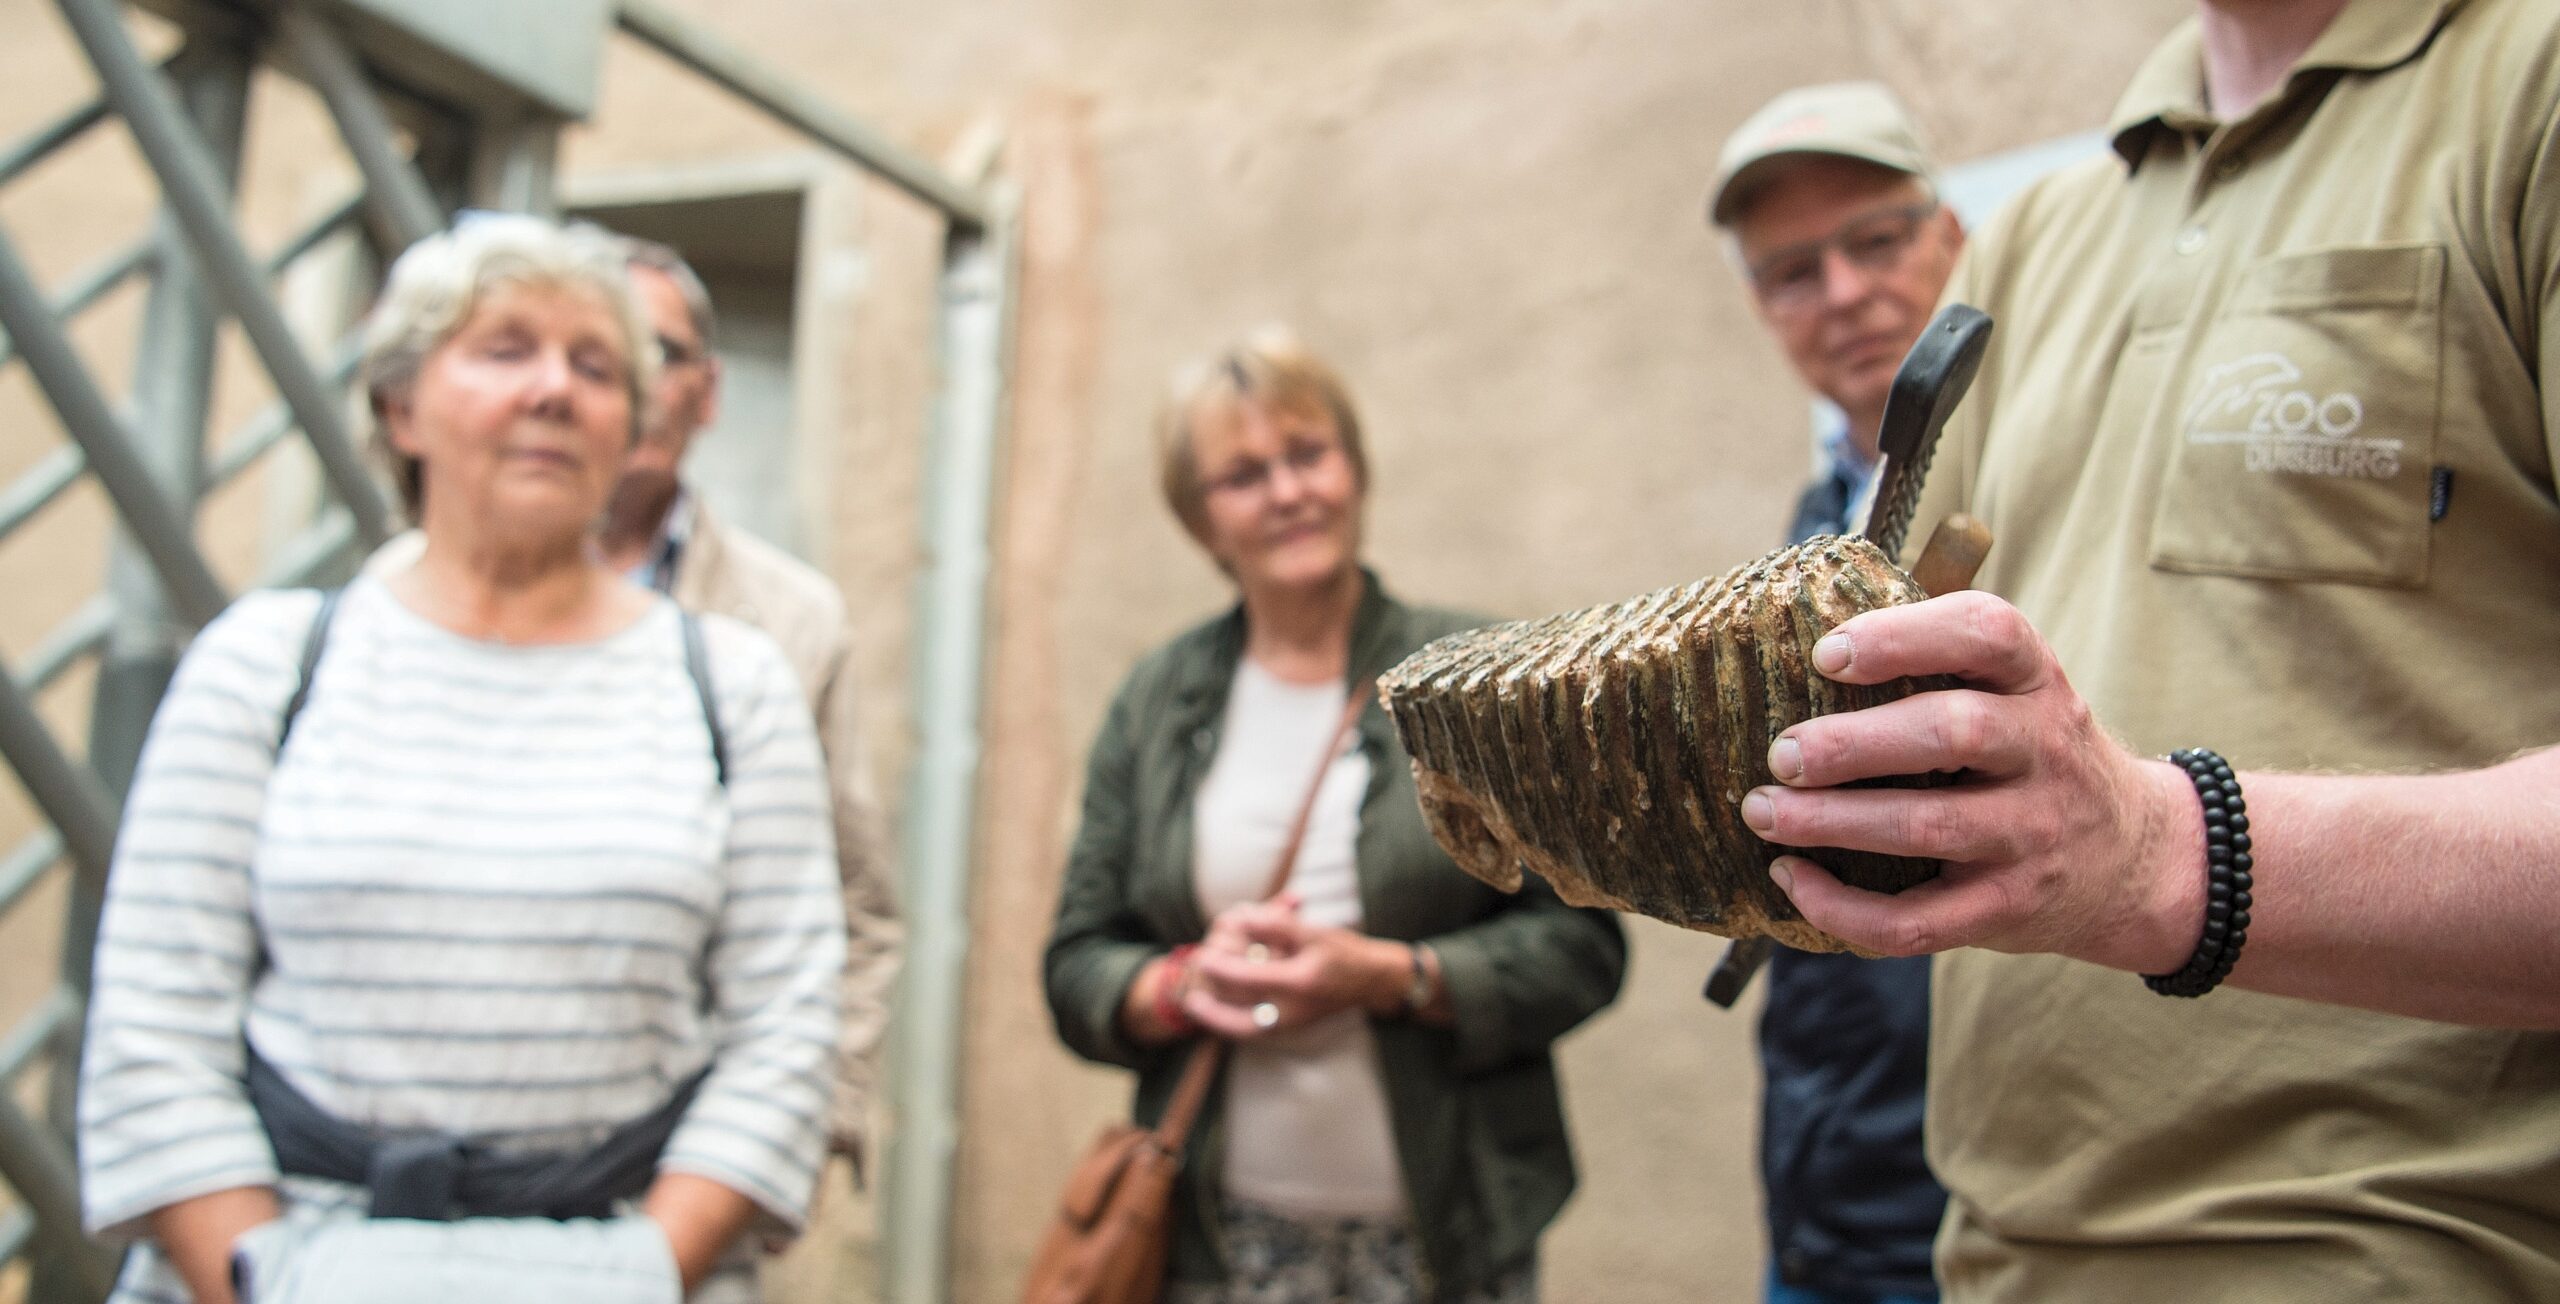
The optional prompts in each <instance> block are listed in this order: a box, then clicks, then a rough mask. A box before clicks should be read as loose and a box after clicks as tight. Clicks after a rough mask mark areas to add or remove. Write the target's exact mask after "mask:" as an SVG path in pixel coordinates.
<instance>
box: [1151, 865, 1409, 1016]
mask: <svg viewBox="0 0 2560 1304" xmlns="http://www.w3.org/2000/svg"><path fill="white" fill-rule="evenodd" d="M1403 951H1404V948H1403V946H1402V945H1401V944H1399V943H1395V942H1389V941H1384V940H1381V939H1379V938H1375V937H1370V936H1368V935H1366V934H1364V933H1359V932H1354V931H1353V930H1351V929H1348V928H1333V927H1327V926H1323V925H1318V924H1310V923H1308V922H1307V921H1306V920H1305V919H1303V918H1302V917H1300V915H1299V910H1298V901H1297V898H1296V897H1294V896H1292V895H1290V894H1287V893H1283V894H1281V895H1280V896H1277V897H1274V898H1272V899H1271V900H1269V901H1255V902H1248V903H1246V904H1244V905H1238V906H1230V907H1228V908H1227V909H1226V910H1223V911H1221V912H1219V914H1218V917H1217V918H1216V919H1215V920H1213V921H1211V922H1210V925H1209V935H1208V936H1207V937H1205V938H1203V939H1201V942H1200V949H1199V951H1198V952H1196V953H1195V954H1194V955H1193V957H1192V962H1191V963H1192V981H1191V983H1190V985H1189V987H1188V988H1187V989H1186V990H1185V991H1184V992H1183V996H1182V1010H1183V1013H1185V1014H1188V1015H1190V1016H1191V1018H1192V1020H1193V1021H1194V1022H1196V1023H1198V1024H1199V1025H1200V1026H1201V1027H1202V1028H1203V1029H1205V1030H1207V1031H1208V1032H1210V1033H1212V1034H1214V1035H1216V1036H1220V1037H1225V1038H1228V1039H1230V1040H1233V1041H1252V1040H1254V1039H1256V1038H1259V1037H1266V1036H1269V1035H1270V1034H1272V1033H1274V1032H1278V1031H1281V1030H1283V1029H1287V1028H1295V1027H1299V1026H1301V1025H1304V1024H1308V1023H1312V1022H1315V1021H1316V1020H1318V1019H1322V1018H1324V1017H1326V1016H1328V1015H1332V1014H1336V1013H1339V1012H1341V1011H1343V1010H1348V1009H1354V1008H1359V1009H1371V1008H1375V1007H1377V1005H1378V1003H1379V999H1380V993H1381V991H1382V990H1384V989H1386V988H1389V987H1391V986H1392V983H1391V981H1389V980H1390V979H1391V978H1392V976H1393V975H1395V974H1401V973H1403V972H1405V971H1406V967H1407V966H1408V965H1409V963H1410V962H1409V960H1407V959H1406V958H1405V957H1404V955H1403ZM1256 1006H1269V1007H1271V1010H1272V1015H1271V1016H1266V1017H1265V1018H1264V1019H1261V1020H1257V1019H1256V1018H1255V1017H1254V1009H1255V1007H1256ZM1274 1016H1276V1017H1274Z"/></svg>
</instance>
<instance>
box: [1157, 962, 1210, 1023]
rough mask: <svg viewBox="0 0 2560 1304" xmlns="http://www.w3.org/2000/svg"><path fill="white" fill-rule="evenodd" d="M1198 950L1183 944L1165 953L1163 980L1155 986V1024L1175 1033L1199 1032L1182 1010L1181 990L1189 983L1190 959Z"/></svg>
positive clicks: (1188, 1015) (1186, 1013)
mask: <svg viewBox="0 0 2560 1304" xmlns="http://www.w3.org/2000/svg"><path fill="white" fill-rule="evenodd" d="M1199 949H1200V948H1199V947H1198V946H1197V945H1195V944H1193V943H1190V942H1185V943H1183V944H1182V945H1180V946H1177V947H1175V948H1173V950H1171V951H1170V952H1167V953H1166V955H1165V965H1166V968H1165V973H1166V977H1165V980H1164V981H1163V982H1160V983H1158V984H1156V999H1155V1007H1154V1008H1155V1017H1156V1022H1157V1023H1159V1024H1161V1025H1163V1026H1165V1027H1167V1028H1171V1029H1173V1030H1174V1031H1175V1032H1176V1033H1182V1034H1189V1033H1193V1032H1197V1031H1199V1027H1198V1025H1196V1024H1194V1023H1193V1022H1192V1021H1191V1015H1190V1014H1189V1013H1188V1012H1186V1011H1185V1010H1184V1009H1183V1008H1182V989H1183V988H1184V987H1185V986H1187V985H1189V983H1190V982H1191V957H1192V954H1193V953H1194V952H1196V951H1198V950H1199Z"/></svg>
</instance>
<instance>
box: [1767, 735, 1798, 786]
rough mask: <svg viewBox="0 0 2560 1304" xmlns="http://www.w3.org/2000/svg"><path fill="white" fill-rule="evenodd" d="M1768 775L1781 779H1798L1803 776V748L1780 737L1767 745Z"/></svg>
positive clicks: (1793, 740) (1790, 740)
mask: <svg viewBox="0 0 2560 1304" xmlns="http://www.w3.org/2000/svg"><path fill="white" fill-rule="evenodd" d="M1769 773H1771V774H1773V775H1776V776H1777V777H1779V778H1781V779H1794V778H1800V777H1802V776H1803V774H1804V748H1802V747H1799V746H1797V745H1796V740H1795V739H1793V738H1785V737H1781V738H1779V739H1778V741H1776V742H1774V743H1771V744H1769Z"/></svg>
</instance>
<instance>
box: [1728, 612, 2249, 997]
mask: <svg viewBox="0 0 2560 1304" xmlns="http://www.w3.org/2000/svg"><path fill="white" fill-rule="evenodd" d="M1813 662H1814V668H1815V669H1816V670H1817V671H1819V672H1820V673H1821V674H1823V675H1825V676H1826V677H1828V678H1831V679H1833V680H1836V681H1839V682H1841V683H1848V684H1878V683H1883V682H1885V681H1887V680H1892V679H1900V678H1904V677H1909V676H1924V675H1947V676H1952V677H1954V678H1955V679H1957V680H1959V681H1961V683H1962V684H1963V686H1962V687H1960V688H1956V689H1951V690H1947V691H1942V692H1927V693H1919V694H1915V695H1913V696H1910V697H1907V698H1903V699H1901V700H1899V701H1895V702H1890V703H1887V704H1885V705H1883V706H1877V707H1872V708H1869V709H1867V710H1863V711H1849V712H1842V713H1839V714H1836V715H1828V716H1821V717H1817V718H1815V719H1812V720H1807V721H1804V722H1803V723H1801V724H1798V725H1796V726H1795V727H1793V728H1791V729H1788V730H1787V731H1786V732H1784V733H1782V734H1780V735H1779V736H1778V738H1777V739H1776V740H1775V741H1774V742H1773V743H1772V744H1771V745H1770V748H1769V756H1768V765H1769V771H1770V774H1771V775H1772V776H1773V777H1774V778H1775V779H1776V780H1777V782H1776V783H1775V784H1772V785H1767V786H1763V787H1758V788H1754V789H1752V790H1751V791H1750V792H1749V793H1748V794H1746V795H1745V796H1744V797H1743V799H1742V817H1743V819H1744V821H1745V822H1746V823H1748V824H1749V825H1750V826H1751V827H1752V829H1753V830H1754V831H1755V832H1757V833H1758V834H1759V835H1760V836H1761V837H1762V838H1763V839H1765V840H1767V841H1769V842H1773V843H1777V844H1780V845H1782V846H1790V847H1846V848H1852V849H1857V850H1863V851H1873V852H1882V853H1886V854H1891V855H1902V856H1918V857H1925V858H1930V859H1936V860H1939V861H1942V862H1944V865H1945V868H1944V871H1943V872H1942V873H1941V874H1940V876H1939V877H1938V878H1936V879H1934V880H1932V881H1930V882H1927V883H1924V884H1921V885H1920V886H1918V887H1914V888H1911V889H1910V890H1908V891H1905V892H1902V893H1901V894H1899V895H1895V896H1887V895H1883V894H1880V893H1874V892H1867V891H1861V890H1859V889H1856V888H1852V887H1849V886H1847V885H1845V884H1843V883H1841V882H1840V881H1839V880H1838V879H1837V878H1835V877H1833V876H1832V875H1831V874H1830V873H1828V872H1827V871H1825V870H1824V869H1823V868H1822V867H1821V866H1820V865H1818V864H1816V863H1815V862H1814V861H1812V860H1810V859H1807V858H1805V857H1802V856H1782V857H1780V858H1779V859H1778V861H1777V862H1776V863H1775V864H1774V865H1772V866H1771V869H1770V873H1771V875H1772V876H1773V877H1775V878H1776V879H1777V881H1778V883H1779V885H1780V887H1781V888H1783V889H1784V890H1785V891H1786V892H1787V894H1788V896H1789V897H1791V898H1792V899H1793V900H1794V901H1795V903H1796V907H1797V909H1798V910H1800V911H1802V912H1803V914H1804V917H1805V919H1806V920H1807V921H1808V922H1810V923H1812V924H1813V925H1814V926H1815V927H1817V928H1820V929H1822V930H1823V931H1825V932H1827V933H1830V934H1832V935H1833V936H1835V937H1839V938H1841V939H1842V940H1844V941H1847V942H1849V943H1851V944H1852V945H1855V946H1859V947H1862V948H1864V949H1867V950H1870V951H1875V952H1879V953H1881V954H1886V955H1917V954H1922V953H1926V952H1932V951H1943V950H1947V949H1950V948H1953V947H1958V946H1980V947H1988V948H1991V949H1993V950H2001V951H2022V952H2023V951H2049V952H2056V953H2060V954H2064V955H2071V956H2076V957H2078V958H2081V959H2085V960H2091V961H2095V962H2097V963H2102V964H2113V965H2115V966H2116V967H2119V968H2129V969H2136V970H2140V971H2144V972H2158V971H2165V970H2170V969H2175V968H2176V967H2177V966H2178V965H2179V964H2180V963H2182V962H2183V961H2184V959H2185V956H2186V952H2187V950H2188V949H2191V948H2192V947H2193V945H2194V943H2195V937H2196V930H2197V928H2198V927H2199V926H2200V925H2201V921H2202V918H2203V907H2202V901H2201V892H2202V881H2203V872H2202V864H2203V859H2202V846H2203V834H2202V817H2201V815H2200V813H2198V811H2197V807H2196V802H2195V798H2194V795H2193V793H2192V791H2190V790H2189V789H2188V786H2187V783H2186V780H2185V779H2184V778H2183V777H2181V776H2180V775H2179V773H2178V772H2177V771H2176V770H2175V769H2174V768H2173V767H2170V766H2168V765H2167V764H2165V763H2160V762H2152V761H2145V760H2142V759H2141V758H2138V757H2136V756H2135V755H2133V753H2132V752H2130V751H2128V750H2127V749H2126V748H2125V747H2124V746H2123V745H2122V744H2120V743H2118V742H2116V741H2115V739H2113V738H2111V737H2109V736H2108V735H2107V733H2106V732H2105V730H2104V729H2103V728H2101V727H2100V725H2099V723H2098V721H2097V720H2096V719H2095V718H2094V717H2093V716H2092V714H2091V712H2090V710H2089V706H2088V704H2087V703H2086V702H2085V701H2083V700H2082V699H2081V697H2080V695H2079V694H2078V693H2077V692H2074V691H2073V690H2072V687H2071V685H2070V683H2069V681H2068V680H2067V679H2066V678H2065V677H2064V675H2063V673H2062V667H2061V665H2060V664H2059V663H2058V662H2057V661H2056V660H2055V658H2054V655H2053V652H2052V650H2051V649H2050V648H2049V647H2047V646H2046V644H2045V641H2044V639H2043V638H2042V637H2041V636H2040V635H2038V634H2037V633H2036V631H2035V630H2034V629H2033V628H2032V627H2030V626H2029V624H2028V623H2027V620H2026V617H2024V616H2023V615H2021V614H2020V613H2019V612H2018V610H2017V608H2015V607H2012V606H2010V605H2009V604H2008V603H2006V602H2003V601H2001V600H2000V599H1998V598H1995V597H1992V596H1990V595H1988V594H1982V593H1970V592H1967V593H1954V594H1949V595H1947V596H1945V597H1942V598H1934V599H1931V600H1929V601H1926V602H1919V603H1913V604H1911V605H1909V606H1902V607H1892V608H1887V609H1885V610H1881V611H1871V612H1867V613H1865V614H1862V615H1860V616H1857V617H1855V618H1853V619H1850V620H1847V621H1844V622H1842V623H1841V625H1840V626H1839V627H1838V628H1837V629H1835V630H1833V631H1832V632H1831V633H1830V634H1829V635H1826V636H1825V637H1824V638H1823V639H1822V640H1821V641H1820V642H1819V643H1817V644H1816V645H1815V647H1814V653H1813ZM1933 771H1934V772H1939V773H1948V774H1954V775H1956V776H1958V780H1957V782H1955V783H1954V784H1952V785H1949V786H1945V787H1938V788H1927V789H1919V788H1856V789H1850V788H1844V787H1842V786H1841V785H1844V784H1848V783H1853V782H1855V781H1857V780H1860V779H1872V778H1878V777H1882V776H1888V775H1909V774H1924V773H1929V772H1933ZM2182 817H2183V818H2182ZM2181 849H2184V850H2185V852H2186V854H2185V855H2181ZM2181 867H2187V868H2189V869H2191V872H2189V873H2183V874H2182V873H2179V872H2178V870H2179V869H2180V868H2181ZM2184 895H2194V896H2195V897H2196V898H2197V899H2196V902H2195V905H2194V908H2193V910H2192V912H2191V913H2190V912H2188V911H2187V910H2186V909H2185V906H2184V900H2183V896H2184ZM2181 920H2185V921H2187V922H2186V924H2185V926H2184V927H2183V930H2182V929H2181V926H2180V925H2179V923H2178V922H2177V921H2181ZM2181 931H2183V940H2181V939H2180V933H2181Z"/></svg>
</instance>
